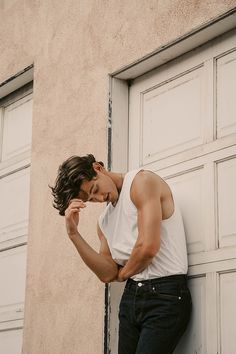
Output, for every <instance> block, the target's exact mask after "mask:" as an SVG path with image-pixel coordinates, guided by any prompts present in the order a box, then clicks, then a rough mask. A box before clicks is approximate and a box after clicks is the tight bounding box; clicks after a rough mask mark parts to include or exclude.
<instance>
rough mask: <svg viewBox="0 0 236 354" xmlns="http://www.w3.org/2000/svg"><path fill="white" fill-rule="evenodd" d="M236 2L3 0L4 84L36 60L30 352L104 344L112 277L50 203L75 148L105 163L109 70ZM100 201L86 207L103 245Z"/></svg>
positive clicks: (52, 353)
mask: <svg viewBox="0 0 236 354" xmlns="http://www.w3.org/2000/svg"><path fill="white" fill-rule="evenodd" d="M235 6H236V0H224V1H221V0H214V1H213V0H204V1H203V0H197V1H194V0H159V1H158V0H155V1H154V0H146V1H142V0H136V1H135V0H129V1H126V0H119V1H117V0H67V1H57V0H49V1H47V0H25V1H20V0H5V1H3V0H1V1H0V83H1V82H3V81H5V80H7V79H8V78H9V77H11V76H13V75H14V74H16V73H17V72H19V71H21V70H22V69H24V68H25V67H27V66H29V65H30V64H32V63H33V64H34V108H33V143H32V168H31V197H30V232H29V243H28V270H27V288H26V311H25V331H24V346H23V348H24V349H23V353H24V354H94V353H102V352H103V349H102V346H103V338H102V333H103V316H104V306H103V304H104V285H103V284H101V283H100V282H99V280H97V278H96V276H95V275H93V273H92V272H91V271H90V270H88V269H87V268H86V266H85V265H84V264H83V263H82V261H81V259H80V258H79V256H78V255H77V252H76V250H75V249H74V247H73V245H72V244H71V242H70V241H69V240H68V239H67V237H66V235H65V231H64V220H63V218H62V217H59V216H58V215H57V214H56V212H55V210H54V209H53V208H52V206H51V203H52V200H51V196H50V191H49V189H48V187H47V185H48V183H53V181H54V178H55V176H56V170H57V167H58V165H59V164H60V163H61V162H62V161H63V160H64V159H65V158H66V157H68V156H70V155H72V154H81V155H82V154H85V153H88V152H92V153H94V154H95V156H96V157H97V158H98V159H100V160H104V161H105V162H106V154H107V146H106V129H107V106H108V90H109V80H108V74H109V73H110V72H113V71H115V70H117V69H119V68H120V67H123V66H125V65H127V64H129V63H131V62H133V61H136V60H137V59H139V58H141V57H142V56H144V55H146V54H148V53H149V52H152V51H153V50H155V49H157V48H158V47H160V46H161V45H163V44H165V43H167V42H169V41H171V40H173V39H175V38H177V37H178V36H181V35H183V34H184V33H186V32H188V31H190V30H192V29H193V28H194V27H196V26H199V25H200V24H202V23H204V22H206V21H208V20H210V19H212V18H214V17H217V16H218V15H219V14H222V13H224V12H226V11H228V10H229V9H231V8H233V7H235ZM100 211H101V206H99V207H96V206H89V207H88V208H87V209H86V211H83V212H82V213H83V216H81V219H82V220H81V229H80V230H81V233H82V234H83V235H84V237H85V238H86V240H87V241H88V242H89V243H90V244H91V245H92V246H93V247H94V248H96V249H98V247H99V243H98V240H97V236H96V227H95V222H96V218H97V216H98V214H99V212H100Z"/></svg>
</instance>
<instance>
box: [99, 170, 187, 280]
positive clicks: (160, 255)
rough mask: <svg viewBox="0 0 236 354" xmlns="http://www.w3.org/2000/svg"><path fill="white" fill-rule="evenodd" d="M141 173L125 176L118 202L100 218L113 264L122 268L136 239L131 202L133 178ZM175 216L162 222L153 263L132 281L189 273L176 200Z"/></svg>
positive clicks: (135, 210)
mask: <svg viewBox="0 0 236 354" xmlns="http://www.w3.org/2000/svg"><path fill="white" fill-rule="evenodd" d="M140 170H141V168H139V169H137V170H133V171H130V172H128V173H126V175H125V177H124V180H123V185H122V189H121V192H120V195H119V199H118V201H117V203H116V205H115V206H113V205H112V203H109V204H108V205H107V206H106V208H105V209H104V211H103V213H102V214H101V215H100V217H99V220H98V221H99V226H100V228H101V231H102V232H103V234H104V236H105V237H106V239H107V243H108V245H109V248H110V252H111V255H112V258H113V259H114V261H115V262H116V263H118V264H120V265H124V264H125V262H126V261H127V260H128V259H129V257H130V254H131V252H132V249H133V247H134V245H135V242H136V240H137V237H138V227H137V208H136V206H135V205H134V203H133V202H132V200H131V198H130V188H131V184H132V181H133V179H134V177H135V175H136V174H137V173H138V172H139V171H140ZM172 196H173V200H174V213H173V214H172V215H171V217H170V218H169V219H166V220H162V222H161V232H160V237H161V244H160V249H159V251H158V252H157V254H156V256H155V257H154V258H153V260H152V263H151V264H150V265H149V266H148V267H147V268H146V269H145V270H144V271H142V272H141V273H138V274H135V275H134V276H132V277H131V278H132V279H134V280H146V279H153V278H158V277H163V276H168V275H173V274H186V273H187V270H188V261H187V250H186V239H185V232H184V226H183V220H182V216H181V213H180V210H179V208H178V206H177V203H176V200H175V197H174V195H173V193H172Z"/></svg>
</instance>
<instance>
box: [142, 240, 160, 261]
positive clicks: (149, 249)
mask: <svg viewBox="0 0 236 354" xmlns="http://www.w3.org/2000/svg"><path fill="white" fill-rule="evenodd" d="M159 250H160V245H159V244H153V245H149V246H145V245H144V246H143V250H142V252H143V256H144V258H148V259H153V258H154V257H155V256H156V254H157V253H158V252H159Z"/></svg>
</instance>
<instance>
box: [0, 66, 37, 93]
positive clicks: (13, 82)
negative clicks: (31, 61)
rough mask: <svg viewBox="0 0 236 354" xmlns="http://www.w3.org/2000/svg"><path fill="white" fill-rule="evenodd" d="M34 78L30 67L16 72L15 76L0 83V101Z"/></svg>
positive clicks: (32, 68) (32, 69)
mask: <svg viewBox="0 0 236 354" xmlns="http://www.w3.org/2000/svg"><path fill="white" fill-rule="evenodd" d="M33 78H34V67H33V65H30V66H29V67H27V68H25V69H24V70H22V71H20V72H18V73H17V74H16V75H14V76H12V77H10V78H9V79H8V80H6V81H4V82H2V83H0V99H1V98H3V97H5V96H7V95H9V94H10V93H12V92H13V91H16V90H17V89H18V88H20V87H22V86H24V85H26V84H27V83H29V82H30V81H33Z"/></svg>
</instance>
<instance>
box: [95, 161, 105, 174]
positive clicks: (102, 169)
mask: <svg viewBox="0 0 236 354" xmlns="http://www.w3.org/2000/svg"><path fill="white" fill-rule="evenodd" d="M93 169H94V171H95V172H103V171H104V167H103V166H102V165H101V164H100V163H99V162H97V161H96V162H93Z"/></svg>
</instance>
